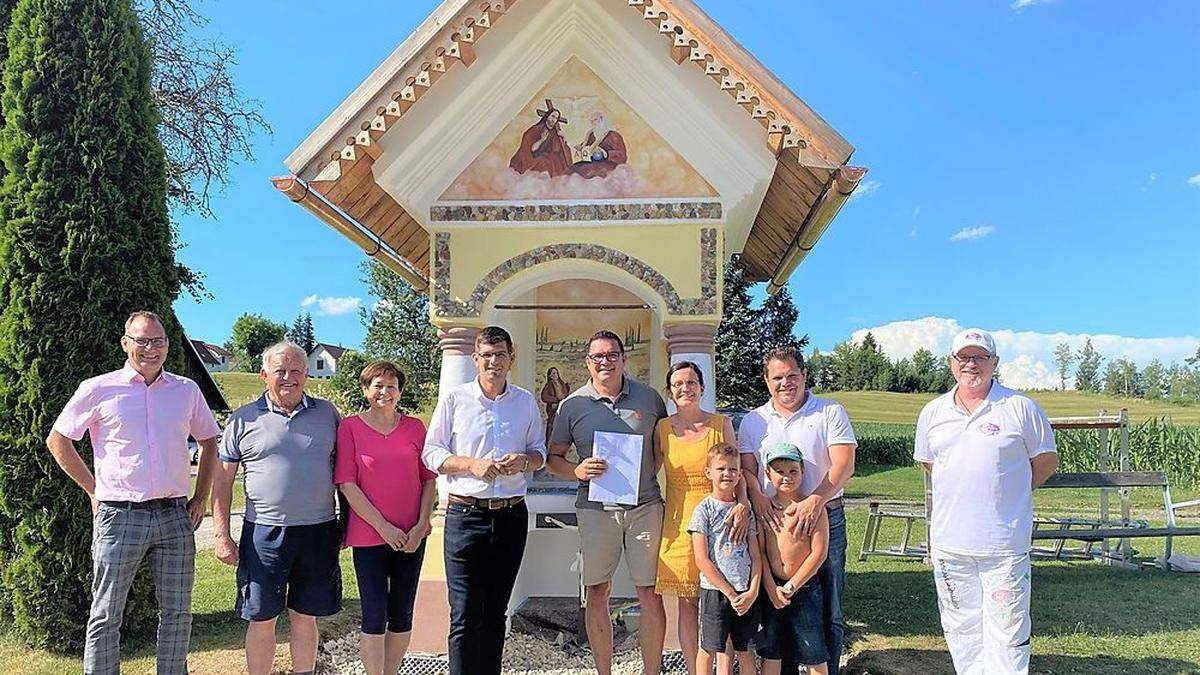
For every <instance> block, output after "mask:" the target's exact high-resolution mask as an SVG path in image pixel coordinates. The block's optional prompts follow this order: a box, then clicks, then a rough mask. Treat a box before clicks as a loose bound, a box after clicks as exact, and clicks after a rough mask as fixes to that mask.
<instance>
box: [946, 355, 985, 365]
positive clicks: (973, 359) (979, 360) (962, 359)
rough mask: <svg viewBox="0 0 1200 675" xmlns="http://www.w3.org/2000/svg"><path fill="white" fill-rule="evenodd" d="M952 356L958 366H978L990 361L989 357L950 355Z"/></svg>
mask: <svg viewBox="0 0 1200 675" xmlns="http://www.w3.org/2000/svg"><path fill="white" fill-rule="evenodd" d="M952 356H953V357H954V360H955V361H958V363H959V364H960V365H961V364H964V363H973V364H975V365H977V366H978V365H981V364H984V363H987V362H988V361H991V360H992V357H991V356H959V355H958V354H952Z"/></svg>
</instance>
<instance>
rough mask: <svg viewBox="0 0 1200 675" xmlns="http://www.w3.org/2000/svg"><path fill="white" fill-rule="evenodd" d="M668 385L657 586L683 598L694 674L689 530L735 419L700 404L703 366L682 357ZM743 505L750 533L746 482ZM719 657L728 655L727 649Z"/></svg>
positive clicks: (696, 630)
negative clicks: (670, 407) (713, 460)
mask: <svg viewBox="0 0 1200 675" xmlns="http://www.w3.org/2000/svg"><path fill="white" fill-rule="evenodd" d="M667 388H668V390H669V391H668V393H669V394H670V397H671V401H672V402H673V403H674V404H675V407H676V409H677V410H676V412H675V414H674V415H671V416H670V417H666V418H663V419H661V420H659V422H658V426H656V427H655V428H654V453H655V460H656V466H657V467H659V468H662V467H664V466H665V467H666V483H665V484H666V494H665V496H664V499H665V501H666V510H665V514H664V516H663V530H662V541H661V543H660V544H659V548H658V582H657V583H656V584H655V592H657V593H658V594H659V595H674V596H675V597H677V598H678V599H679V647H680V649H681V650H682V652H683V657H684V659H685V660H686V661H687V667H688V673H689V675H696V650H697V649H698V648H699V642H700V569H699V568H698V567H697V566H696V560H695V558H694V557H693V556H692V539H691V535H690V534H688V532H687V526H688V523H689V522H690V521H691V519H692V511H694V510H695V509H696V505H697V504H699V503H700V501H701V500H703V499H704V498H705V497H706V496H707V495H708V494H709V493H710V492H712V481H710V480H709V479H708V478H706V477H705V476H704V467H705V465H706V458H707V455H708V449H709V448H711V447H712V446H714V445H717V444H719V443H726V442H728V443H734V444H736V442H737V441H736V438H735V437H734V433H733V423H732V422H730V420H729V418H727V417H725V416H724V415H718V414H716V413H710V412H706V411H704V410H701V409H700V398H701V396H702V395H703V394H704V375H703V374H701V371H700V366H698V365H696V364H695V363H692V362H691V361H680V362H679V363H676V364H674V365H672V366H671V368H670V370H668V371H667ZM739 488H740V489H739V491H738V493H739V494H738V501H739V502H741V503H740V504H739V506H737V507H734V509H733V520H732V523H731V524H732V526H733V528H734V529H733V531H734V533H736V532H738V530H740V531H741V536H745V531H746V529H747V527H748V523H747V521H748V520H749V518H748V516H747V514H748V513H749V507H748V506H747V505H746V497H745V493H744V487H743V486H742V485H741V484H740V483H739ZM718 658H729V655H727V654H722V655H720V657H718Z"/></svg>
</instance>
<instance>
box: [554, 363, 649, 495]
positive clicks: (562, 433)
mask: <svg viewBox="0 0 1200 675" xmlns="http://www.w3.org/2000/svg"><path fill="white" fill-rule="evenodd" d="M666 416H667V406H666V405H665V404H664V403H663V399H662V396H659V395H658V392H656V391H654V390H653V389H651V388H650V387H647V386H646V385H644V384H642V383H640V382H638V381H637V380H635V379H633V378H632V377H630V376H629V375H628V374H626V375H625V378H624V381H623V382H622V383H621V393H619V394H617V398H616V400H615V401H614V400H613V399H610V398H608V397H605V396H601V395H600V392H598V391H596V389H595V387H593V386H592V382H591V380H588V382H587V384H585V385H583V386H582V387H580V388H578V389H576V390H575V391H574V392H573V393H572V394H571V395H570V396H568V397H567V398H566V399H564V400H563V402H562V403H561V404H560V405H559V407H558V415H556V416H555V418H554V429H553V431H551V432H550V442H551V443H558V444H574V445H575V451H576V452H577V453H579V459H581V460H582V459H584V458H586V457H591V456H592V440H593V438H594V436H595V434H596V432H597V431H608V432H613V433H619V434H641V435H642V472H641V484H640V485H639V486H638V503H637V505H638V506H641V505H642V504H650V503H654V502H661V501H662V494H661V493H660V492H659V490H658V477H657V476H655V472H654V426H655V425H656V424H658V421H659V420H660V419H662V418H664V417H666ZM587 495H588V481H580V483H579V492H578V493H577V494H576V496H575V508H577V509H603V508H604V504H602V503H600V502H594V501H591V500H590V499H588V498H587ZM622 508H628V507H622Z"/></svg>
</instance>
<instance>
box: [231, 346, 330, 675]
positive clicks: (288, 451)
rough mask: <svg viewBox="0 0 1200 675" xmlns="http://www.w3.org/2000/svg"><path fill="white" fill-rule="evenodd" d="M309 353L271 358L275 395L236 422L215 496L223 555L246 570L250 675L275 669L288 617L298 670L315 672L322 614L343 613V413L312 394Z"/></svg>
mask: <svg viewBox="0 0 1200 675" xmlns="http://www.w3.org/2000/svg"><path fill="white" fill-rule="evenodd" d="M307 373H308V363H307V359H306V356H305V353H304V350H303V349H301V348H300V347H299V346H297V345H295V344H292V343H290V342H281V343H279V344H277V345H274V346H272V347H269V348H267V350H266V351H265V352H263V361H262V372H261V376H262V378H263V381H264V382H265V383H266V386H267V390H266V392H265V393H264V394H263V395H262V396H261V397H260V398H259V399H258V400H257V401H254V402H253V403H249V404H247V405H244V406H242V407H241V408H238V409H237V410H235V411H234V412H233V415H232V416H230V418H229V424H228V426H226V428H225V435H224V437H223V439H222V443H221V452H220V458H221V460H222V466H221V470H220V471H219V473H218V474H217V479H216V483H215V486H214V489H213V518H214V521H215V533H214V537H215V541H214V543H215V548H216V555H217V558H219V559H220V560H221V562H224V563H226V564H230V565H233V564H236V565H237V582H238V597H237V605H236V611H237V612H238V614H239V615H240V616H241V617H242V618H243V619H246V620H247V621H249V622H250V624H249V626H248V627H247V629H246V665H247V669H248V671H249V673H250V675H266V674H267V673H270V672H271V665H272V661H273V660H274V657H275V619H276V618H277V617H278V616H279V614H281V613H282V612H283V610H284V607H286V608H287V610H288V618H289V619H290V620H291V626H292V631H291V652H292V668H293V670H294V671H295V672H296V673H310V672H311V671H312V670H313V668H314V666H315V664H316V658H317V640H318V635H317V620H316V617H318V616H330V615H332V614H336V613H337V612H338V611H339V610H340V609H341V606H342V577H341V571H340V569H339V567H338V550H339V549H340V548H341V532H340V528H339V527H338V524H337V518H336V514H335V506H334V504H335V502H334V486H333V450H334V444H335V442H336V440H337V426H338V421H339V417H338V413H337V409H335V408H334V407H333V405H332V404H331V403H329V402H328V401H323V400H321V399H318V398H313V397H311V396H308V395H307V394H305V393H304V381H305V379H306V376H307ZM238 466H242V467H243V468H244V474H245V491H246V517H245V520H244V522H243V524H242V532H241V536H240V543H239V544H238V545H237V546H235V545H234V543H233V539H232V538H231V537H230V533H229V504H230V502H231V500H232V496H233V481H234V478H235V476H236V475H237V470H238Z"/></svg>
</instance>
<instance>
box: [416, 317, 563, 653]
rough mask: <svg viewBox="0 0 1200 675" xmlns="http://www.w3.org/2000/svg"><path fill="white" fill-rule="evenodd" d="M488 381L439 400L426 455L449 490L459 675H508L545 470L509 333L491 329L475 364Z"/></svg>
mask: <svg viewBox="0 0 1200 675" xmlns="http://www.w3.org/2000/svg"><path fill="white" fill-rule="evenodd" d="M471 358H472V359H473V360H474V362H475V367H476V368H477V369H478V371H479V376H478V377H476V378H475V379H474V380H471V381H470V382H467V383H466V384H460V385H458V386H457V387H454V388H453V389H451V390H450V391H448V392H446V393H445V395H444V396H442V398H441V399H440V400H439V401H438V404H437V407H436V408H435V409H434V411H433V417H432V418H431V419H430V420H429V431H428V433H427V435H426V437H425V451H424V453H423V457H424V460H425V464H426V466H428V467H429V468H430V469H431V470H433V471H436V472H438V473H440V474H442V475H445V476H446V477H447V478H446V485H447V487H448V488H449V493H450V494H449V498H448V504H447V505H446V530H445V536H444V547H445V559H446V587H447V588H448V590H449V596H450V637H449V657H450V673H451V675H500V660H501V657H502V656H503V652H504V630H505V622H506V618H507V617H506V611H507V609H508V600H509V596H510V595H512V589H513V584H514V583H515V582H516V579H517V572H518V570H520V567H521V556H522V555H523V554H524V553H525V538H526V535H527V533H528V522H527V521H528V511H527V510H526V507H525V490H526V488H527V478H528V475H529V473H530V472H532V471H536V470H537V469H539V468H541V467H542V466H543V465H544V464H545V463H546V430H545V426H544V425H543V423H542V416H541V413H540V412H539V411H538V404H537V401H536V399H535V398H534V396H533V394H531V393H530V392H529V391H526V390H525V389H522V388H520V387H518V386H516V385H513V384H510V383H509V382H508V371H509V370H510V369H511V368H512V365H513V361H514V360H515V359H516V354H515V353H514V352H513V343H512V337H511V336H509V334H508V331H506V330H504V329H503V328H499V327H497V326H488V327H487V328H484V329H483V330H481V331H479V336H478V337H477V338H475V353H474V354H473V355H472V357H471Z"/></svg>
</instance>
